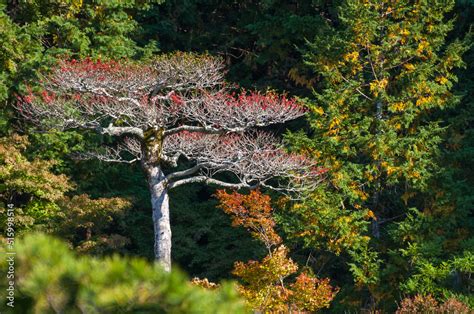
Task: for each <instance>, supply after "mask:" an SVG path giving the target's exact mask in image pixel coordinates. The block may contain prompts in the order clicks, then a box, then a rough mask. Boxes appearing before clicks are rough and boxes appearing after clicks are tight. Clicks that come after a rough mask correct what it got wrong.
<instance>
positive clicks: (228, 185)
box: [168, 175, 258, 189]
mask: <svg viewBox="0 0 474 314" xmlns="http://www.w3.org/2000/svg"><path fill="white" fill-rule="evenodd" d="M189 183H205V184H215V185H219V186H221V187H224V188H232V189H242V188H248V189H255V188H257V187H258V186H257V185H248V184H246V183H228V182H224V181H220V180H216V179H213V178H209V177H206V176H204V175H203V176H196V177H192V178H187V179H182V180H179V181H175V182H173V183H170V184H169V185H168V188H169V189H173V188H176V187H178V186H181V185H184V184H189Z"/></svg>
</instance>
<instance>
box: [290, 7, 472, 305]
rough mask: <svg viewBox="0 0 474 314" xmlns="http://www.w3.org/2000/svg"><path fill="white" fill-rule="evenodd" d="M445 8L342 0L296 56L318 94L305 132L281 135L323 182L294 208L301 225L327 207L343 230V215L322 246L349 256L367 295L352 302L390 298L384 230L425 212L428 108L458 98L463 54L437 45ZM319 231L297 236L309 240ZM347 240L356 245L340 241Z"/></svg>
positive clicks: (431, 153)
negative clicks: (320, 167) (310, 159)
mask: <svg viewBox="0 0 474 314" xmlns="http://www.w3.org/2000/svg"><path fill="white" fill-rule="evenodd" d="M453 6H454V1H416V2H414V1H407V0H402V1H376V2H368V1H359V0H348V1H346V2H345V3H344V4H343V5H342V6H341V7H340V8H339V20H338V21H337V23H336V22H335V23H333V25H329V26H330V27H329V29H328V31H327V34H326V36H325V37H318V38H316V39H315V40H314V41H312V42H311V43H310V44H309V50H308V52H307V53H306V55H305V59H306V62H307V64H308V65H310V66H311V67H313V68H314V69H315V70H316V71H317V72H318V73H320V74H321V83H320V84H319V86H318V87H319V88H317V90H320V92H318V93H316V94H315V97H316V101H315V102H314V103H312V104H311V105H310V106H311V117H310V119H309V123H310V126H311V131H312V133H311V135H310V136H309V137H307V136H304V135H303V134H302V133H296V134H290V135H289V139H290V140H292V141H293V142H295V143H296V144H297V145H296V146H297V147H298V148H299V149H302V150H306V151H308V152H310V153H312V154H313V155H314V156H315V157H317V158H319V159H320V160H322V162H323V164H325V165H326V166H327V167H328V168H329V169H331V171H330V173H329V175H328V186H327V188H326V189H320V190H318V191H317V192H316V193H315V194H314V195H313V199H314V200H313V201H311V202H308V203H307V204H303V205H301V206H302V207H303V208H306V209H303V210H300V212H302V213H303V214H301V215H300V218H301V219H302V221H303V222H304V223H303V228H304V226H307V225H315V224H316V225H318V224H323V225H325V224H326V223H327V222H326V221H325V219H327V215H326V214H325V213H326V208H328V206H329V208H331V210H332V211H336V212H337V213H336V214H332V216H333V218H332V219H333V220H332V221H334V220H335V221H336V222H337V224H338V228H337V229H336V230H338V229H342V228H344V227H343V225H341V224H340V223H339V222H340V221H347V220H351V221H350V223H349V224H348V226H347V228H345V229H344V230H345V234H347V235H348V236H347V237H344V236H342V235H338V234H336V237H335V238H332V239H331V240H329V241H328V242H327V244H326V247H327V248H328V249H329V250H331V251H333V252H335V253H336V254H338V253H339V252H338V251H337V249H338V247H339V246H336V247H334V243H338V242H339V243H341V244H342V247H343V248H344V250H345V251H346V252H347V253H348V254H349V255H350V256H351V259H352V264H350V265H351V271H352V273H353V276H354V279H355V282H356V284H357V286H359V287H366V291H368V292H369V294H368V295H367V297H368V298H367V300H368V303H366V304H364V303H360V304H358V306H359V307H363V306H365V305H370V306H372V307H373V306H377V304H378V303H379V302H381V301H383V300H388V301H390V300H392V301H393V300H394V299H395V298H396V291H397V290H396V289H397V284H398V283H399V282H400V280H402V279H401V278H400V277H401V276H402V273H400V269H397V265H390V267H389V266H388V265H385V261H386V254H387V253H388V249H389V245H392V244H393V243H391V240H390V238H389V237H388V235H387V230H388V228H387V227H386V226H387V225H390V224H391V223H393V222H394V221H397V220H398V221H400V220H401V219H404V218H405V217H406V215H407V214H408V208H417V209H414V210H417V211H418V210H423V209H424V208H423V207H424V206H423V200H422V199H421V198H419V197H417V196H419V195H421V193H423V192H426V191H427V189H428V187H429V183H430V180H432V179H433V176H434V175H436V173H438V171H439V166H438V165H437V164H436V162H435V161H436V157H437V155H438V153H439V144H440V143H441V141H442V135H443V131H444V125H443V124H442V123H440V121H439V119H438V118H437V116H436V113H438V112H439V111H442V110H445V109H446V108H449V107H452V106H454V105H455V104H456V103H457V98H456V97H455V96H453V94H452V92H451V89H452V86H453V83H455V82H456V80H457V78H456V75H455V73H454V69H455V68H457V67H460V66H462V65H463V62H462V59H461V55H462V54H463V52H464V51H465V50H466V45H464V44H463V42H460V41H454V42H453V43H451V44H449V45H447V44H446V41H445V39H446V36H447V34H448V32H449V31H451V30H452V28H453V23H454V20H452V19H451V20H449V19H446V18H445V15H446V14H447V13H448V12H450V11H451V10H452V9H453ZM320 208H322V211H321V212H318V211H317V210H318V209H320ZM357 213H363V214H357ZM363 218H366V219H369V220H370V221H371V227H370V236H371V241H370V247H368V246H367V245H366V244H364V243H367V241H368V240H369V239H368V238H367V237H366V236H367V234H364V229H365V228H360V229H357V228H355V226H357V223H355V222H354V221H355V220H359V221H360V219H363ZM300 222H301V220H300ZM359 224H362V226H363V222H360V223H359ZM351 229H352V233H351ZM317 231H319V232H317ZM323 232H324V231H321V230H316V232H309V233H308V234H307V235H304V234H303V236H305V237H306V241H308V243H311V244H313V243H315V242H317V241H318V240H320V239H321V238H324V237H322V236H321V234H322V233H323ZM332 232H333V233H334V230H332ZM360 232H362V233H360ZM358 239H359V240H360V241H359V240H358ZM353 241H356V243H361V244H360V245H356V246H354V245H352V244H351V245H349V246H347V245H345V247H344V243H346V244H347V243H348V242H349V243H350V242H353ZM313 245H314V244H313ZM382 270H383V278H382V277H381V271H382ZM387 285H388V287H387ZM359 290H360V289H359ZM341 295H342V296H343V295H344V293H342V292H341Z"/></svg>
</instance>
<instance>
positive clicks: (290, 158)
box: [18, 54, 321, 270]
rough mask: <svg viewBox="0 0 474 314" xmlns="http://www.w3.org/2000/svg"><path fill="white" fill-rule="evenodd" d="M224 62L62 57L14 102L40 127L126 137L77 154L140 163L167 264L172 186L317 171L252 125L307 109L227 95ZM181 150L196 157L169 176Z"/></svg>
mask: <svg viewBox="0 0 474 314" xmlns="http://www.w3.org/2000/svg"><path fill="white" fill-rule="evenodd" d="M222 67H223V66H222V63H221V62H220V61H219V60H216V59H213V58H211V57H209V56H196V55H192V54H176V55H170V56H162V57H161V58H158V59H157V61H156V62H155V63H154V65H153V66H142V65H138V64H132V63H125V62H122V63H117V62H100V61H97V62H94V61H91V60H88V59H86V60H84V61H81V62H77V61H75V60H72V61H63V62H61V63H60V64H59V65H58V66H57V67H55V68H54V69H53V70H52V73H51V74H50V75H48V76H46V77H44V79H43V80H44V81H43V90H42V91H41V93H39V94H34V93H30V94H28V95H26V96H24V97H22V98H21V99H20V101H19V103H18V110H19V112H20V113H21V114H22V115H23V116H24V117H25V118H27V119H29V120H30V121H32V122H34V123H36V124H37V125H39V126H42V127H43V128H46V129H49V128H59V129H71V128H78V129H92V130H94V131H96V132H98V133H100V134H105V135H110V136H115V137H125V138H124V141H123V143H122V144H119V146H118V147H116V148H110V147H109V148H107V149H105V151H103V152H97V153H89V154H86V156H83V157H85V158H89V157H96V158H99V159H100V160H103V161H107V162H125V163H133V162H135V161H141V165H142V168H143V170H144V172H145V174H146V176H147V180H148V185H149V190H150V193H151V203H152V208H153V223H154V230H155V257H156V258H157V259H158V260H159V261H160V262H161V263H162V264H163V265H164V267H165V269H167V270H169V269H170V268H171V227H170V216H169V207H168V191H169V190H170V189H173V188H175V187H178V186H181V185H184V184H188V183H195V182H203V183H206V184H217V185H220V186H224V187H233V188H254V187H257V186H263V187H268V188H273V189H276V190H280V189H283V190H286V191H290V192H295V191H298V190H300V189H304V188H305V184H310V185H309V186H308V187H309V188H310V187H311V186H312V184H313V183H315V182H317V180H318V178H319V175H320V174H321V170H320V169H318V168H317V167H315V165H314V163H313V162H312V161H310V160H308V159H305V158H304V157H303V156H301V155H297V154H288V153H285V152H284V151H283V149H282V147H281V144H280V142H279V141H278V140H277V139H276V138H274V137H273V136H272V135H270V134H268V133H264V132H261V131H254V132H249V130H250V129H251V128H255V127H262V126H267V125H271V124H275V123H283V122H286V121H288V120H292V119H295V118H297V117H300V116H302V115H303V114H304V109H303V108H302V107H301V106H299V104H298V103H297V102H296V101H295V100H291V99H287V98H286V97H285V96H282V97H280V96H277V95H275V94H273V93H266V94H259V93H250V94H248V93H246V92H243V93H242V94H240V95H239V96H237V97H235V96H233V95H229V94H227V93H226V88H225V85H224V81H223V74H222V70H223V69H222ZM126 154H128V157H129V158H128V159H127V155H126ZM130 156H133V157H130ZM180 158H181V159H183V158H184V159H186V160H188V161H190V162H192V163H194V164H193V165H192V166H190V167H189V168H187V169H185V170H181V171H174V172H171V173H168V174H165V173H164V167H165V166H169V167H177V166H178V162H179V161H180ZM221 173H232V174H234V176H235V179H236V180H237V183H232V182H224V181H221V180H219V179H218V178H216V177H215V176H216V175H217V176H218V175H219V174H221ZM275 177H278V178H287V179H288V180H286V181H287V182H286V183H287V184H288V185H285V186H283V185H281V182H277V184H276V185H272V181H271V180H272V179H273V178H275ZM234 182H235V181H234ZM286 183H285V184H286Z"/></svg>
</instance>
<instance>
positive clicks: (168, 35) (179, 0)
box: [140, 0, 338, 92]
mask: <svg viewBox="0 0 474 314" xmlns="http://www.w3.org/2000/svg"><path fill="white" fill-rule="evenodd" d="M336 2H338V1H336ZM332 8H333V4H331V3H330V2H327V1H317V0H316V1H290V2H288V1H281V0H268V1H248V0H244V1H215V0H213V1H202V0H170V1H166V2H165V3H164V4H162V5H157V6H154V7H153V9H152V10H149V11H146V12H144V14H143V15H142V17H141V19H140V22H141V23H142V25H144V30H145V32H146V33H147V35H148V36H147V37H146V38H153V39H155V40H157V41H158V42H159V46H160V49H162V50H163V51H173V50H184V51H201V52H204V51H209V52H211V53H214V54H218V55H222V56H223V57H224V58H225V59H226V62H227V64H228V65H229V75H228V77H229V79H230V80H231V81H234V82H235V81H237V82H238V83H239V84H240V85H241V86H244V87H250V86H258V87H260V88H263V89H265V88H267V87H268V86H271V87H273V88H279V89H285V90H289V89H291V90H294V89H295V88H296V86H297V85H298V83H299V84H300V85H301V84H303V85H306V84H310V83H309V82H307V79H306V77H307V74H308V73H307V72H306V70H304V69H303V67H302V62H301V59H300V54H299V52H298V50H297V47H300V48H301V47H303V46H304V45H305V40H306V39H309V38H313V37H314V36H315V35H316V34H318V33H319V32H320V30H321V28H320V27H321V26H322V25H324V24H323V20H324V19H325V18H326V17H328V16H329V15H330V13H329V12H330V11H331V10H332ZM292 78H293V79H294V78H298V79H297V84H295V81H293V80H292ZM300 91H303V92H304V89H300Z"/></svg>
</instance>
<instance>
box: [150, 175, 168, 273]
mask: <svg viewBox="0 0 474 314" xmlns="http://www.w3.org/2000/svg"><path fill="white" fill-rule="evenodd" d="M147 170H148V171H147V172H148V186H149V189H150V194H151V207H152V209H153V228H154V233H155V247H154V249H155V258H156V260H157V261H158V262H159V263H160V264H161V265H162V266H163V268H164V269H165V270H166V271H171V225H170V211H169V197H168V189H167V188H166V184H165V181H164V174H163V171H162V170H161V169H160V167H152V168H151V169H147Z"/></svg>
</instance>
